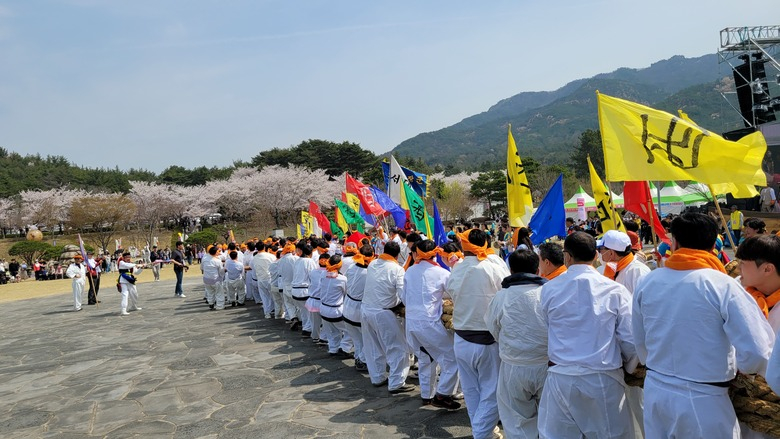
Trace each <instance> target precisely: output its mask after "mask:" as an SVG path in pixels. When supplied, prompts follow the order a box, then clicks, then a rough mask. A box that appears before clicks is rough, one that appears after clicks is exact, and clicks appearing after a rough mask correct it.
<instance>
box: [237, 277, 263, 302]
mask: <svg viewBox="0 0 780 439" xmlns="http://www.w3.org/2000/svg"><path fill="white" fill-rule="evenodd" d="M245 282H246V285H245V286H244V287H245V288H246V298H247V299H249V300H253V301H254V302H255V303H260V294H259V293H258V290H257V280H255V279H252V275H251V274H249V273H247V274H246V280H245ZM241 303H244V302H241Z"/></svg>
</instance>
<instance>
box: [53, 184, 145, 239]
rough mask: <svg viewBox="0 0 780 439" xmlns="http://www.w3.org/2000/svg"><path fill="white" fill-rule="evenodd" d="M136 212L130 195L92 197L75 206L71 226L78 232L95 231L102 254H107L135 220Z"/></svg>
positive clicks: (84, 198)
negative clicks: (110, 247) (120, 231)
mask: <svg viewBox="0 0 780 439" xmlns="http://www.w3.org/2000/svg"><path fill="white" fill-rule="evenodd" d="M135 209H136V206H135V203H134V202H133V200H132V198H131V197H129V196H127V195H123V194H105V193H97V194H91V195H88V196H84V197H79V198H77V199H75V200H73V201H72V202H71V206H70V209H69V210H68V222H69V224H70V225H71V227H73V228H74V229H77V230H81V231H91V232H92V236H93V237H94V239H95V242H96V243H97V244H99V245H100V248H101V249H102V251H107V250H108V245H109V244H110V243H111V242H113V239H114V235H116V233H117V232H118V231H119V230H121V229H122V228H124V226H126V225H127V224H129V223H130V222H131V221H132V220H133V219H134V218H135Z"/></svg>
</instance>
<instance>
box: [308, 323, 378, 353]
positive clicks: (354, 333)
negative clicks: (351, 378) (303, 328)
mask: <svg viewBox="0 0 780 439" xmlns="http://www.w3.org/2000/svg"><path fill="white" fill-rule="evenodd" d="M344 331H345V332H346V333H347V335H349V339H350V340H351V341H352V343H353V345H354V347H355V352H354V353H355V359H356V360H360V361H362V362H363V363H365V362H366V354H365V352H364V351H363V329H362V328H361V327H360V326H355V325H353V324H351V323H348V322H344ZM312 334H314V333H313V332H312Z"/></svg>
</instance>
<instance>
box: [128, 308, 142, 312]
mask: <svg viewBox="0 0 780 439" xmlns="http://www.w3.org/2000/svg"><path fill="white" fill-rule="evenodd" d="M142 309H143V308H138V307H135V308H130V309H128V311H140V310H142Z"/></svg>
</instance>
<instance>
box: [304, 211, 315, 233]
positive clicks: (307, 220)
mask: <svg viewBox="0 0 780 439" xmlns="http://www.w3.org/2000/svg"><path fill="white" fill-rule="evenodd" d="M313 218H314V217H313V216H311V215H310V214H309V212H306V211H305V210H302V211H301V224H302V225H303V228H304V232H303V234H304V235H305V236H311V235H312V234H314V221H313Z"/></svg>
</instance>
